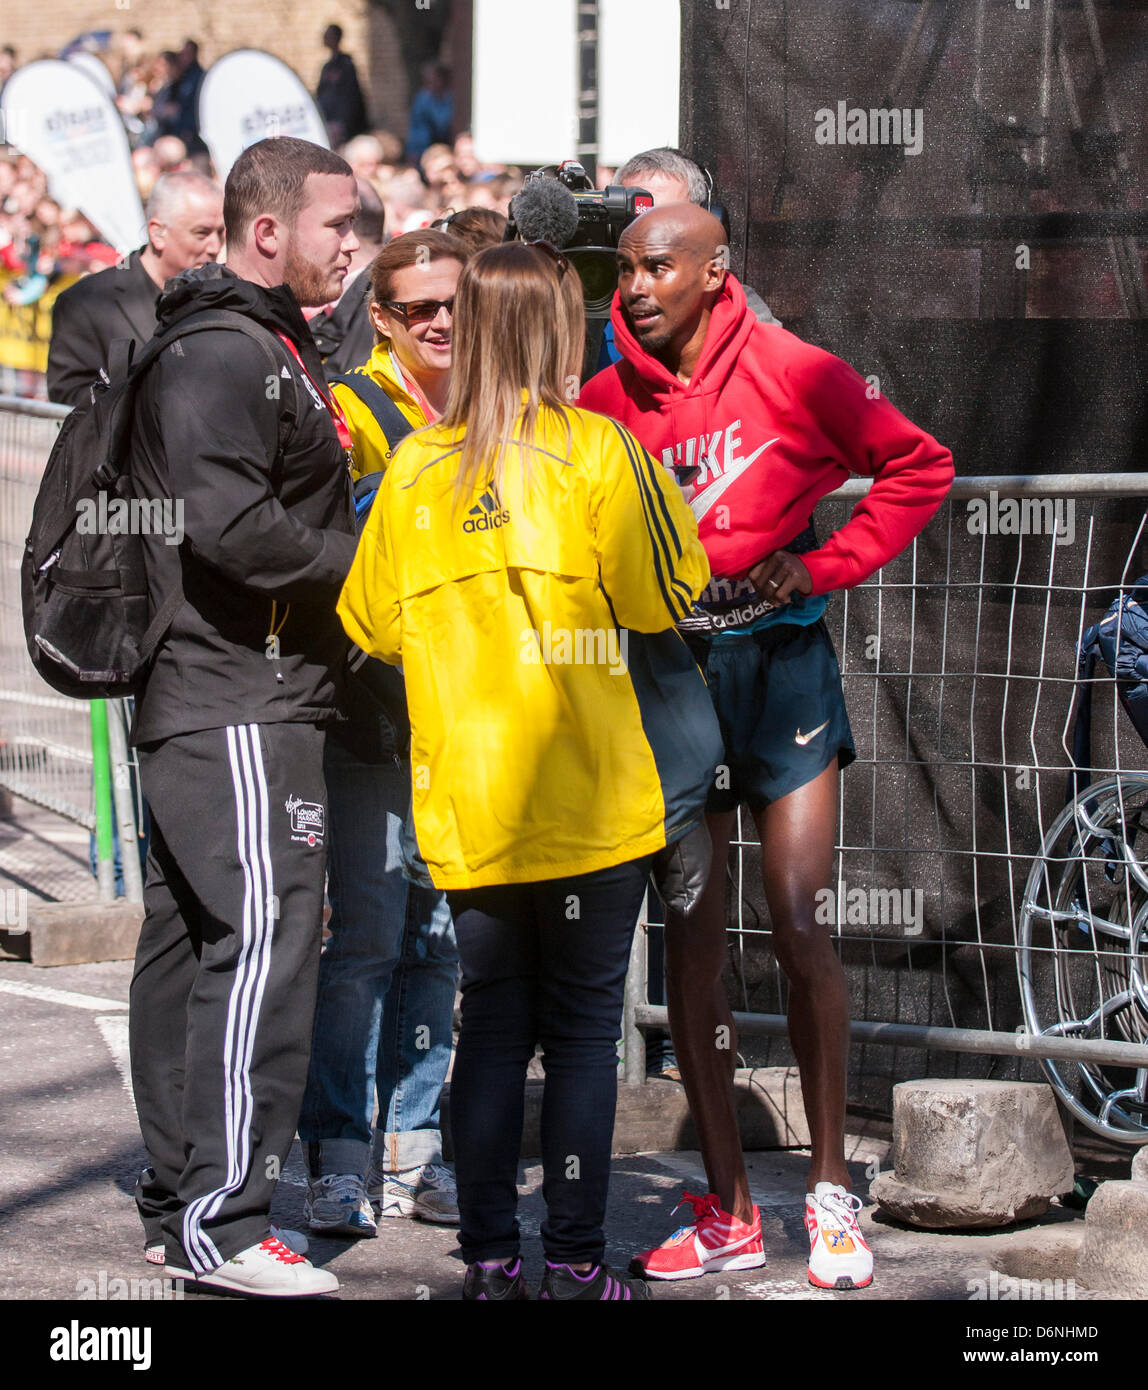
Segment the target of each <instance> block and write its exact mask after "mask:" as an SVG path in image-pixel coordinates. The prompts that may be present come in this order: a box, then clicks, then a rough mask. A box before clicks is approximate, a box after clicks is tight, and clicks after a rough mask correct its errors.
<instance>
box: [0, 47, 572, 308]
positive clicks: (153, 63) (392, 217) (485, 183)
mask: <svg viewBox="0 0 1148 1390" xmlns="http://www.w3.org/2000/svg"><path fill="white" fill-rule="evenodd" d="M342 37H343V35H342V31H341V30H340V29H339V28H338V26H337V25H329V26H328V27H327V29H326V31H325V32H324V34H323V43H324V45H325V46H326V48H327V49H328V50H329V54H330V56H329V57H328V59H327V61H326V63H325V64H324V66H323V70H322V73H321V75H320V79H319V83H318V86H317V90H316V100H317V103H318V105H319V107H320V110H321V111H322V112H323V114H324V117H325V119H326V121H327V125H328V132H329V135H330V136H331V137H332V145H333V146H334V147H335V148H337V149H339V150H340V152H341V153H342V154H343V155H344V157H345V158H346V159H347V160H348V162H349V163H350V164H351V167H352V168H353V169H354V171H355V173H356V175H357V176H358V177H359V178H361V179H363V180H365V181H366V182H367V183H369V184H370V185H371V187H372V188H373V189H374V190H375V191H376V192H377V194H378V195H379V198H380V199H381V201H382V203H383V206H384V209H385V213H386V219H385V228H386V237H387V238H388V239H389V238H390V237H392V236H397V235H399V234H400V233H402V232H408V231H413V230H417V229H418V228H421V227H428V226H430V225H431V224H432V223H434V222H437V221H439V220H441V219H442V218H443V217H446V216H449V215H450V214H451V213H453V212H462V211H464V210H466V209H483V210H486V211H488V212H493V213H498V214H502V215H505V214H506V212H507V208H508V204H509V202H510V199H511V198H512V197H513V196H514V194H515V193H516V192H517V191H518V189H519V188H520V187H521V186H522V177H523V174H522V170H520V169H518V168H516V167H514V166H508V165H505V164H484V163H483V162H482V161H480V160H479V159H478V158H477V156H476V155H475V151H474V142H473V140H472V139H471V137H470V134H469V133H468V132H465V131H464V132H462V133H458V134H455V133H454V132H453V131H452V129H451V123H452V120H453V110H454V105H453V94H452V92H451V89H450V83H451V74H450V69H449V68H447V67H446V66H445V65H444V64H442V63H432V64H428V65H427V66H426V68H425V69H424V70H423V79H424V82H423V86H422V88H421V89H420V90H419V91H418V92H417V93H416V94H415V96H414V98H413V101H412V106H411V112H410V127H409V132H408V135H407V139H406V141H405V142H404V140H403V139H402V138H400V136H399V135H397V134H396V133H395V132H392V131H389V130H384V129H371V128H370V127H369V123H368V115H367V106H366V102H365V101H364V100H363V96H362V91H361V88H360V86H359V78H358V74H357V72H356V70H355V64H354V60H353V57H352V56H351V55H350V54H348V53H346V52H344V51H343V50H342ZM95 51H96V56H97V57H98V58H99V59H100V60H101V61H102V62H103V63H104V64H105V66H107V68H108V70H109V73H110V75H111V79H112V82H113V84H114V87H115V93H116V96H115V101H116V105H117V107H118V109H119V111H120V115H121V117H122V118H123V122H124V127H125V129H126V131H127V135H128V142H129V145H130V147H131V150H132V156H131V158H132V167H133V170H134V173H135V180H136V184H137V187H138V188H139V193H140V199H141V201H142V202H143V203H145V204H146V202H147V199H148V197H149V195H150V194H151V191H152V189H153V188H154V186H155V183H156V180H157V179H158V178H159V177H160V175H161V174H164V173H169V172H171V171H173V170H176V169H198V170H199V171H200V172H203V173H206V174H209V175H212V174H213V173H214V171H213V169H212V166H211V160H210V157H209V155H208V153H207V150H206V147H205V146H204V145H203V143H202V141H201V140H200V138H199V131H198V120H197V112H196V105H197V99H198V93H199V86H200V83H201V82H202V80H203V75H204V72H203V68H202V67H201V66H200V63H199V50H198V46H197V44H196V43H195V41H194V40H192V39H188V40H187V42H186V43H185V44H184V45H183V47H182V48H181V49H179V51H178V52H176V51H174V50H165V51H162V52H155V51H152V50H150V49H149V48H148V45H147V44H146V42H145V39H144V36H143V34H142V33H141V31H140V30H139V29H136V28H131V29H127V30H125V31H124V32H122V33H120V34H117V35H115V36H114V37H112V38H111V39H110V40H109V41H108V42H107V43H106V45H104V46H103V47H100V48H97V49H96V50H95ZM18 66H19V62H18V55H17V53H16V52H15V50H14V49H12V48H11V47H10V46H6V47H4V48H3V49H0V86H2V85H3V83H4V82H5V81H6V80H7V78H8V77H10V76H11V74H12V73H13V72H14V71H15V70H16V69H17V67H18ZM348 137H349V138H348ZM561 153H563V152H556V154H558V155H561ZM117 259H118V257H117V256H116V254H115V252H114V251H113V250H112V249H111V247H109V246H108V245H107V244H106V243H105V242H104V240H103V238H102V237H101V236H100V234H99V232H98V230H97V229H95V228H94V227H93V226H92V225H91V224H90V223H89V222H88V221H87V219H86V218H85V217H83V216H82V215H81V214H80V213H79V212H78V211H77V210H76V209H74V208H66V207H61V206H60V205H59V203H58V202H57V201H55V200H54V199H53V198H52V197H51V195H50V192H49V189H48V181H47V179H46V177H45V175H44V174H43V173H42V172H41V171H40V170H39V169H38V168H37V167H36V165H35V164H33V163H32V161H31V160H30V159H28V158H27V157H26V156H24V155H21V154H19V153H18V152H17V151H16V150H14V149H13V148H12V147H11V146H7V145H4V146H0V275H2V274H3V272H5V271H6V272H8V274H7V275H5V276H4V277H3V278H4V287H3V294H4V297H5V298H6V299H7V300H8V302H9V303H12V304H27V303H33V302H35V300H36V299H37V298H38V297H39V296H40V295H41V294H43V293H44V292H45V290H46V288H47V287H48V286H49V285H51V284H52V283H53V282H54V281H56V280H57V279H59V278H60V277H62V276H66V277H72V276H75V275H79V274H83V273H85V272H87V271H91V270H98V269H101V268H102V267H104V266H106V265H110V264H113V263H114V262H115V261H116V260H117Z"/></svg>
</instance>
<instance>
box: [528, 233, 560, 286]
mask: <svg viewBox="0 0 1148 1390" xmlns="http://www.w3.org/2000/svg"><path fill="white" fill-rule="evenodd" d="M525 245H527V246H533V247H534V249H535V251H545V253H546V254H547V255H548V256H549V257H550V259H551V260H552V261H553V262H554V268H555V270H557V272H558V278H559V280H561V279H562V277H563V275H565V274H566V271H567V270H568V269H569V267H570V262H569V261H568V260H567V259H566V257H565V256H564V255H563V254H562V252H561V251H559V250H558V248H557V247H556V246H553V245H551V243H550V242H548V241H528V242H526V243H525Z"/></svg>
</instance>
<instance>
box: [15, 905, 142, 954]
mask: <svg viewBox="0 0 1148 1390" xmlns="http://www.w3.org/2000/svg"><path fill="white" fill-rule="evenodd" d="M142 923H143V906H142V905H141V904H140V903H126V902H122V901H121V902H118V903H37V904H34V905H33V906H32V907H31V908H29V911H28V925H27V928H26V929H24V930H21V931H11V930H9V931H0V960H25V961H30V962H31V963H32V964H33V965H88V964H91V963H92V962H93V961H98V960H131V958H132V957H133V956H134V955H135V953H136V942H137V940H138V939H139V934H140V926H141V924H142Z"/></svg>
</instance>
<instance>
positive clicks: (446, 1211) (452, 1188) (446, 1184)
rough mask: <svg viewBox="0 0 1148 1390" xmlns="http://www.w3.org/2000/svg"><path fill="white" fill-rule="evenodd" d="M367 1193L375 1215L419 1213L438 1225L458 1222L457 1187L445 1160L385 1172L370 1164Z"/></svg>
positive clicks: (449, 1224) (418, 1214)
mask: <svg viewBox="0 0 1148 1390" xmlns="http://www.w3.org/2000/svg"><path fill="white" fill-rule="evenodd" d="M367 1196H368V1198H369V1199H370V1200H371V1202H373V1203H374V1204H375V1206H376V1207H377V1209H378V1213H379V1216H380V1217H382V1216H419V1217H421V1218H422V1219H423V1220H424V1221H435V1222H437V1223H438V1224H439V1225H442V1226H457V1225H458V1188H457V1186H456V1185H455V1180H454V1171H453V1170H452V1169H451V1168H448V1167H447V1165H446V1164H445V1163H425V1164H424V1165H423V1166H422V1167H421V1168H407V1169H406V1170H405V1171H403V1172H401V1173H388V1172H387V1171H386V1170H385V1169H383V1168H376V1167H374V1166H373V1165H372V1167H371V1170H370V1172H369V1173H368V1174H367Z"/></svg>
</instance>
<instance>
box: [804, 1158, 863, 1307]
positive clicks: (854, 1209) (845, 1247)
mask: <svg viewBox="0 0 1148 1390" xmlns="http://www.w3.org/2000/svg"><path fill="white" fill-rule="evenodd" d="M860 1210H861V1199H860V1197H855V1196H854V1195H853V1193H852V1192H846V1190H845V1189H844V1188H843V1187H840V1186H838V1185H837V1184H835V1183H831V1182H819V1183H818V1184H817V1185H816V1187H815V1188H814V1189H813V1191H812V1192H807V1193H806V1195H805V1229H806V1231H808V1232H809V1282H810V1283H811V1284H814V1285H816V1287H817V1288H819V1289H864V1288H866V1287H867V1286H868V1285H869V1284H871V1283H872V1282H873V1254H872V1252H871V1251H870V1249H869V1247H868V1246H867V1245H866V1244H865V1237H864V1236H863V1235H862V1234H861V1228H860V1227H859V1226H858V1225H857V1213H858V1212H859V1211H860Z"/></svg>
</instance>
